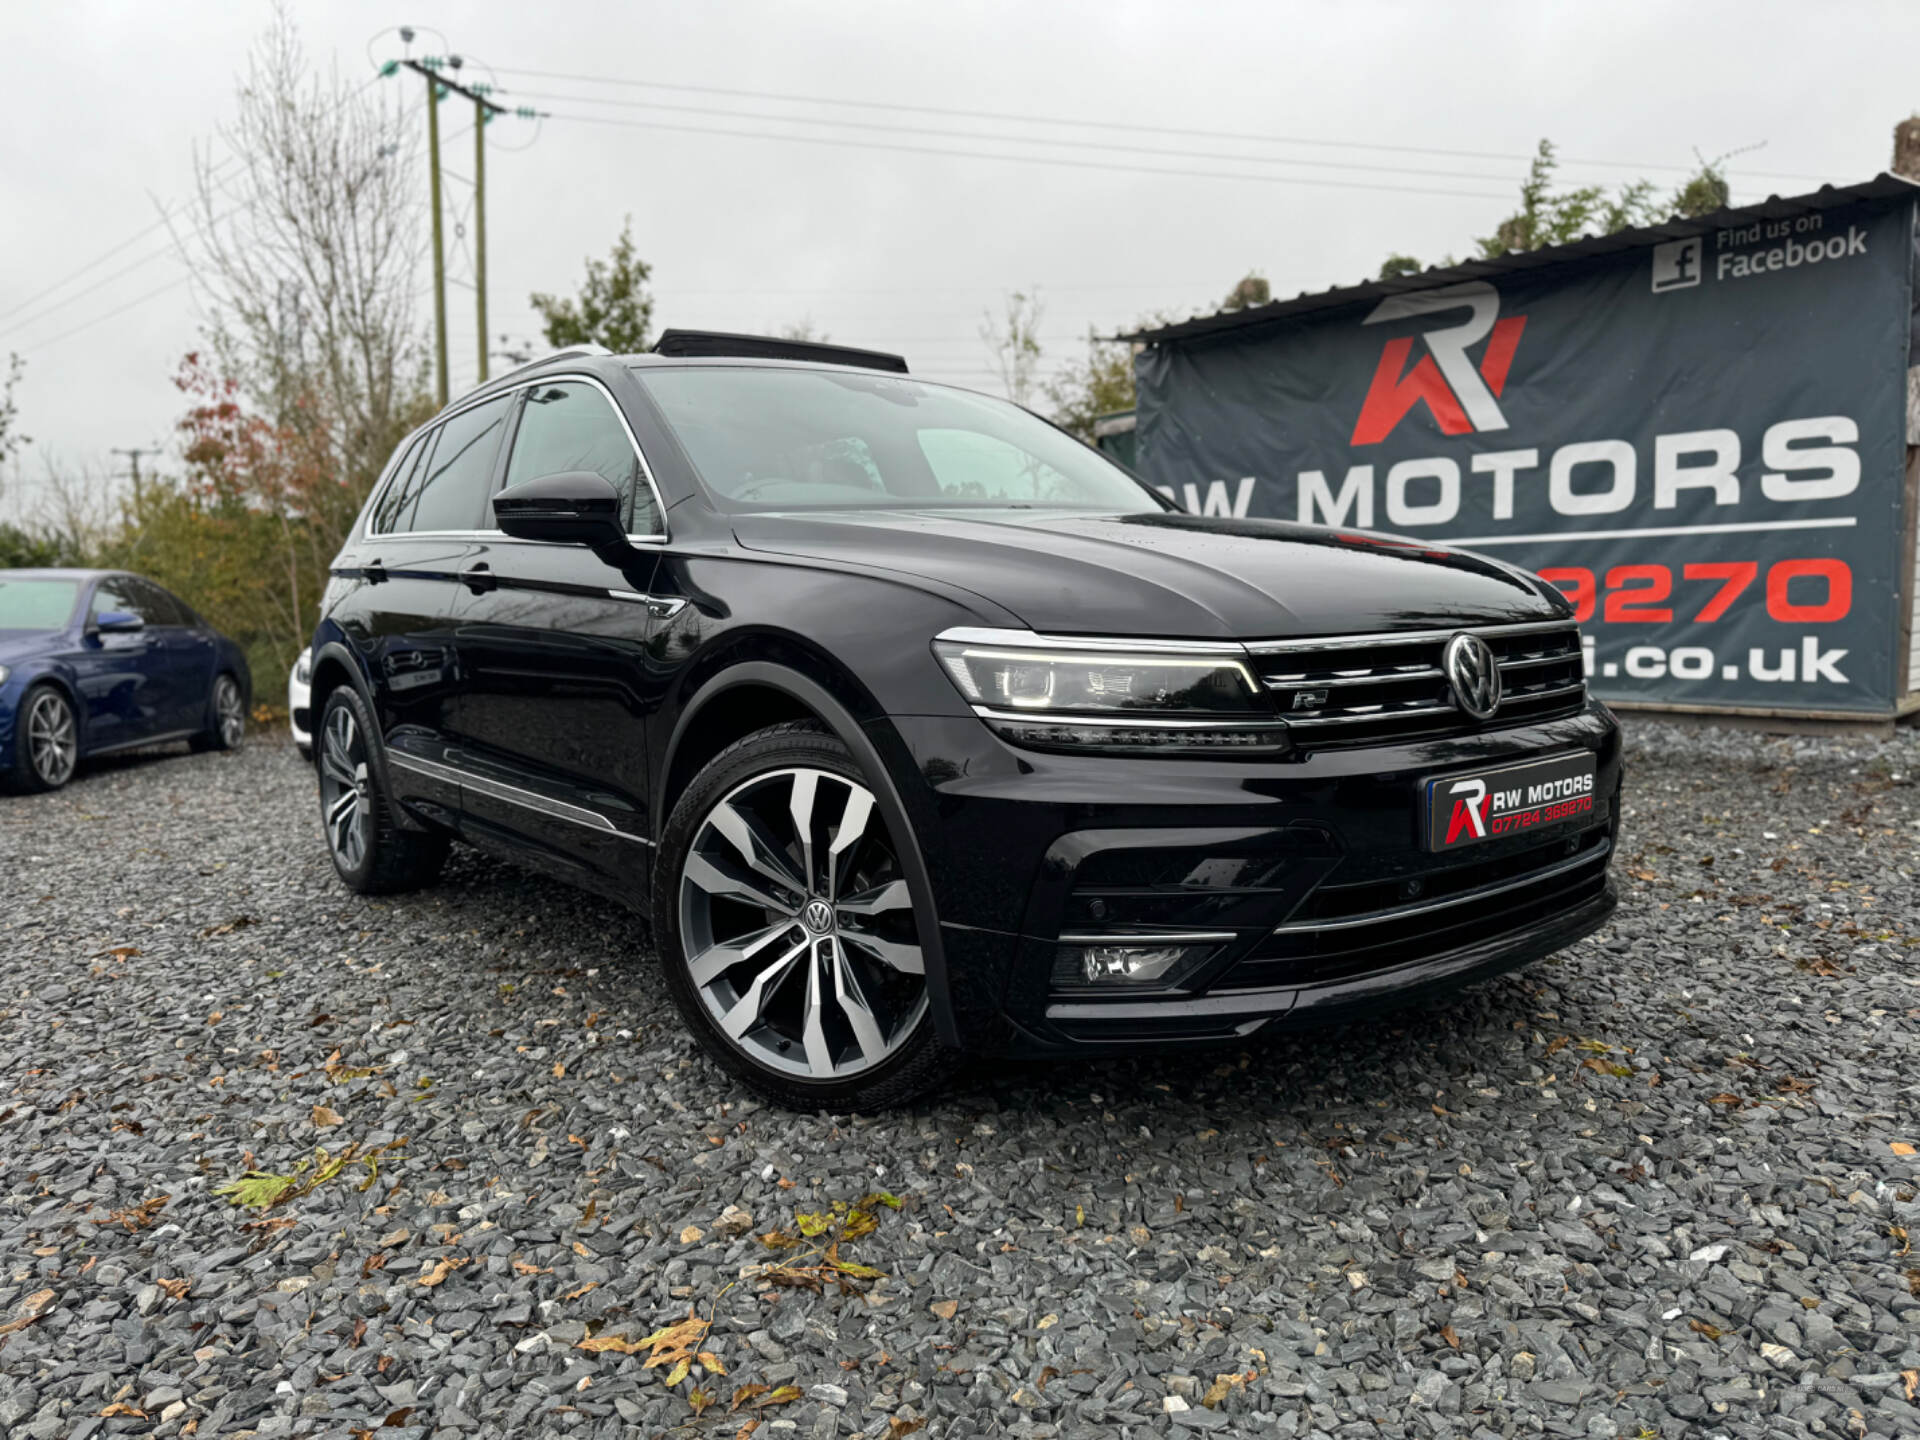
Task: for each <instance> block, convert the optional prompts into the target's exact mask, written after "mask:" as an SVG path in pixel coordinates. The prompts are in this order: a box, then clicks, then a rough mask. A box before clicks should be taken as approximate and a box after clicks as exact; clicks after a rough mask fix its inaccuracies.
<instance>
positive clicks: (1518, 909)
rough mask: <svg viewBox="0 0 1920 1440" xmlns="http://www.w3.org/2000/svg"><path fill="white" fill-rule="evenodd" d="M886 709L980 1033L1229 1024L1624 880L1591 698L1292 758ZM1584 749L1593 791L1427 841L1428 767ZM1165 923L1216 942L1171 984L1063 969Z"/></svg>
mask: <svg viewBox="0 0 1920 1440" xmlns="http://www.w3.org/2000/svg"><path fill="white" fill-rule="evenodd" d="M891 726H892V730H893V734H892V735H891V736H883V735H882V734H879V733H875V735H874V738H875V740H876V742H880V743H882V745H883V750H885V749H889V748H892V747H893V746H895V745H897V746H898V752H897V754H894V755H890V756H889V760H890V762H893V763H894V764H895V771H896V777H897V778H898V779H900V781H901V787H900V788H901V790H902V795H903V799H904V800H905V801H906V804H907V808H908V812H909V815H910V817H911V818H912V821H913V825H914V830H915V833H916V837H917V839H918V840H919V842H920V846H921V851H922V855H923V858H924V859H925V860H926V861H927V868H928V873H929V876H930V878H931V882H932V887H933V890H934V898H935V904H936V907H937V909H938V911H939V915H940V921H941V927H940V928H941V934H940V940H941V947H940V948H941V952H942V956H943V964H942V967H941V969H942V970H943V972H944V973H943V974H941V975H935V976H934V977H932V978H933V979H934V981H935V986H936V1015H937V1016H938V1017H939V1018H940V1020H941V1022H942V1026H943V1029H945V1030H947V1032H948V1035H947V1038H948V1039H949V1040H950V1041H953V1042H954V1043H958V1044H960V1045H962V1046H964V1047H966V1048H967V1049H969V1050H973V1051H976V1052H985V1053H1002V1054H1008V1053H1062V1052H1067V1053H1092V1052H1128V1051H1135V1050H1138V1049H1141V1048H1144V1047H1147V1046H1153V1045H1166V1044H1172V1045H1179V1044H1193V1043H1205V1042H1214V1043H1218V1042H1220V1041H1226V1040H1233V1039H1237V1038H1242V1037H1246V1036H1250V1035H1252V1034H1254V1033H1255V1032H1257V1031H1260V1030H1263V1029H1269V1028H1276V1027H1279V1026H1286V1025H1299V1024H1307V1023H1316V1022H1320V1021H1323V1020H1331V1019H1334V1018H1336V1017H1338V1016H1342V1015H1350V1014H1353V1013H1357V1012H1360V1013H1364V1012H1373V1011H1378V1010H1381V1009H1384V1008H1386V1007H1388V1006H1391V1005H1398V1004H1407V1003H1412V1002H1417V1001H1419V1000H1421V999H1423V998H1426V997H1429V996H1432V995H1434V994H1436V993H1438V992H1444V991H1450V990H1452V989H1455V988H1457V987H1458V986H1460V985H1462V984H1465V983H1468V982H1470V981H1473V980H1477V979H1481V978H1484V977H1486V976H1489V975H1493V974H1498V973H1500V972H1502V971H1505V970H1509V969H1513V968H1515V967H1517V966H1520V965H1524V964H1527V963H1530V962H1531V961H1534V960H1537V959H1539V958H1541V957H1543V956H1545V955H1548V954H1551V953H1552V952H1554V951H1555V950H1558V949H1561V948H1563V947H1564V946H1566V945H1568V944H1570V943H1572V942H1573V941H1574V940H1577V939H1578V938H1580V937H1581V936H1582V935H1586V934H1588V933H1590V932H1592V931H1593V930H1594V929H1596V928H1598V927H1599V926H1600V925H1602V924H1604V923H1605V921H1606V919H1607V916H1608V915H1609V914H1610V913H1611V912H1612V910H1613V908H1614V905H1615V903H1616V897H1615V892H1614V889H1613V886H1612V883H1611V881H1610V880H1609V879H1608V875H1607V869H1608V862H1609V859H1610V856H1611V852H1612V848H1613V844H1614V840H1615V837H1616V835H1617V832H1618V824H1619V820H1618V816H1619V790H1620V781H1621V757H1620V734H1619V729H1618V726H1617V725H1616V723H1615V722H1614V720H1613V717H1612V715H1611V714H1610V713H1608V711H1607V710H1606V709H1605V707H1604V706H1601V705H1599V704H1598V703H1597V702H1596V703H1590V704H1589V705H1588V706H1587V707H1586V708H1585V709H1584V710H1582V711H1580V712H1578V713H1576V714H1573V715H1569V716H1565V717H1562V718H1560V719H1556V720H1549V721H1541V722H1537V723H1533V724H1525V725H1518V726H1514V727H1512V728H1507V729H1489V730H1486V731H1483V732H1481V733H1479V734H1475V735H1472V736H1464V737H1463V736H1457V735H1456V736H1451V737H1447V738H1444V739H1430V740H1425V741H1408V742H1403V743H1397V744H1387V745H1379V746H1370V747H1365V748H1353V749H1340V750H1326V751H1322V752H1319V753H1317V754H1312V755H1308V756H1305V757H1303V758H1299V759H1295V760H1284V761H1251V760H1244V759H1222V760H1190V759H1172V758H1164V757H1141V758H1133V757H1117V758H1115V757H1092V756H1084V757H1083V756H1074V755H1057V754H1039V753H1035V752H1030V751H1024V750H1018V749H1015V748H1013V747H1010V746H1007V745H1005V744H1003V743H1002V742H1001V741H999V740H998V739H996V738H995V737H994V736H992V735H991V733H989V732H988V731H987V730H986V728H985V727H984V726H983V725H980V724H979V723H978V722H976V721H972V720H959V719H945V718H935V717H914V718H906V719H895V720H894V721H892V722H891ZM1581 749H1584V750H1587V751H1590V752H1591V753H1592V754H1593V755H1594V757H1595V767H1596V773H1595V795H1596V797H1597V798H1596V804H1595V807H1594V810H1593V811H1592V813H1590V814H1587V815H1583V816H1581V817H1579V819H1578V820H1577V821H1573V822H1569V823H1568V824H1566V825H1564V826H1555V827H1551V828H1549V829H1546V830H1544V831H1531V832H1523V833H1522V834H1519V835H1515V836H1511V837H1505V838H1500V839H1495V840H1492V841H1488V842H1486V843H1485V844H1481V845H1476V846H1473V847H1471V848H1470V849H1468V850H1465V851H1462V852H1458V853H1447V854H1436V853H1432V852H1429V851H1426V850H1424V849H1422V848H1421V839H1420V833H1421V832H1420V821H1419V813H1418V807H1417V797H1418V796H1419V794H1420V785H1421V783H1422V782H1423V781H1424V780H1426V779H1430V778H1432V777H1435V776H1439V775H1446V774H1448V773H1460V772H1467V771H1474V770H1481V769H1485V768H1487V767H1489V766H1493V765H1500V764H1505V763H1510V762H1513V761H1517V760H1523V759H1528V758H1532V757H1535V756H1542V755H1552V754H1557V753H1567V752H1571V751H1575V750H1581ZM1157 933H1174V934H1184V935H1198V934H1205V935H1209V936H1213V937H1216V942H1215V943H1213V944H1212V945H1211V947H1210V949H1209V950H1208V952H1207V954H1206V958H1205V959H1204V961H1203V962H1202V963H1200V964H1199V966H1198V968H1197V969H1194V970H1192V971H1191V973H1189V974H1187V975H1185V976H1184V977H1181V978H1179V979H1178V981H1177V983H1176V984H1174V985H1171V986H1167V987H1164V988H1160V989H1149V990H1135V989H1130V988H1125V987H1121V986H1109V987H1104V988H1094V987H1088V986H1086V985H1085V984H1084V983H1077V982H1073V981H1071V980H1068V979H1064V978H1063V979H1056V977H1055V959H1056V956H1057V955H1058V953H1059V950H1060V945H1061V940H1060V937H1061V936H1063V935H1072V936H1076V937H1078V936H1083V935H1088V934H1110V935H1129V936H1139V935H1151V934H1157ZM942 982H944V983H942Z"/></svg>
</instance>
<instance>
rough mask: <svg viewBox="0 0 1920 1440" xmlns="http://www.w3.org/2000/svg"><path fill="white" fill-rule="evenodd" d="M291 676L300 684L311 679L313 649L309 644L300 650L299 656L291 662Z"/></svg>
mask: <svg viewBox="0 0 1920 1440" xmlns="http://www.w3.org/2000/svg"><path fill="white" fill-rule="evenodd" d="M293 678H294V679H295V680H298V681H299V682H300V683H301V684H302V685H305V684H306V683H307V682H308V681H310V680H312V679H313V649H312V647H311V646H309V647H308V648H307V649H305V650H302V651H301V652H300V658H299V659H298V660H296V661H294V662H293Z"/></svg>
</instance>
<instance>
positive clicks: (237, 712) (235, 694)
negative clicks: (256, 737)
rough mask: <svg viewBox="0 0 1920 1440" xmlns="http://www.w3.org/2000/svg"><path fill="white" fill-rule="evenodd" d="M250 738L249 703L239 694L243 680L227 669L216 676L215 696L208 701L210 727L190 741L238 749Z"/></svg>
mask: <svg viewBox="0 0 1920 1440" xmlns="http://www.w3.org/2000/svg"><path fill="white" fill-rule="evenodd" d="M246 738H247V706H246V701H245V700H244V699H243V698H242V697H241V694H240V682H239V681H238V680H236V679H234V678H233V676H231V675H229V674H227V673H226V672H225V671H224V670H223V671H221V672H220V674H219V675H218V676H216V677H215V679H214V682H213V695H212V697H211V698H210V699H209V700H208V702H207V728H206V729H205V730H202V731H201V732H200V733H199V734H198V735H196V736H194V737H193V740H192V741H191V744H192V748H193V749H195V750H199V751H206V750H238V749H239V748H240V746H241V744H242V743H243V742H244V741H245V740H246Z"/></svg>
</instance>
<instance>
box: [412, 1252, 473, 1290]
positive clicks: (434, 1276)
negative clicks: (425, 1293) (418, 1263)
mask: <svg viewBox="0 0 1920 1440" xmlns="http://www.w3.org/2000/svg"><path fill="white" fill-rule="evenodd" d="M467 1263H468V1261H467V1260H466V1258H465V1257H464V1256H454V1255H449V1256H447V1257H446V1258H445V1259H443V1260H440V1261H438V1262H437V1263H436V1264H435V1265H434V1266H433V1268H432V1269H431V1270H428V1271H426V1272H424V1273H423V1274H422V1275H421V1276H420V1279H419V1283H420V1284H422V1285H425V1286H428V1287H432V1286H435V1285H438V1284H441V1283H442V1282H443V1281H445V1280H446V1278H447V1277H448V1276H449V1275H451V1274H453V1272H454V1271H456V1270H458V1269H459V1268H460V1267H461V1266H462V1265H465V1264H467Z"/></svg>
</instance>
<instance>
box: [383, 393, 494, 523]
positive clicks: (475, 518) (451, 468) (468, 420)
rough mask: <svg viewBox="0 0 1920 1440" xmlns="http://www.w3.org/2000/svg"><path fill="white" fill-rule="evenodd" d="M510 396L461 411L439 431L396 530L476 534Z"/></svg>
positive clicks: (489, 485) (490, 480)
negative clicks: (447, 531)
mask: <svg viewBox="0 0 1920 1440" xmlns="http://www.w3.org/2000/svg"><path fill="white" fill-rule="evenodd" d="M512 409H513V397H512V396H511V395H502V396H499V397H498V398H497V399H493V400H489V401H487V402H486V403H484V404H481V405H475V406H474V407H473V408H472V409H471V410H462V411H461V412H460V413H459V414H458V415H455V416H454V417H453V418H452V419H451V420H448V421H447V422H446V423H445V424H443V425H442V426H441V427H440V438H439V440H438V441H437V442H435V444H434V447H433V454H432V455H431V456H429V457H428V458H427V461H426V463H425V464H424V465H423V466H422V467H421V473H420V477H419V481H418V485H417V488H416V489H415V491H414V493H413V494H412V495H410V496H409V497H408V499H407V501H406V502H405V504H404V513H403V515H402V517H401V520H402V523H401V524H400V525H398V526H396V527H395V528H396V529H403V530H414V531H423V530H425V531H431V530H478V529H479V528H481V517H482V514H483V512H484V511H485V509H486V503H487V492H488V491H489V490H490V489H491V488H492V485H493V464H494V461H495V459H496V458H498V456H499V453H500V437H501V435H502V434H503V433H504V432H505V430H506V425H507V417H508V415H509V414H511V413H512Z"/></svg>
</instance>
